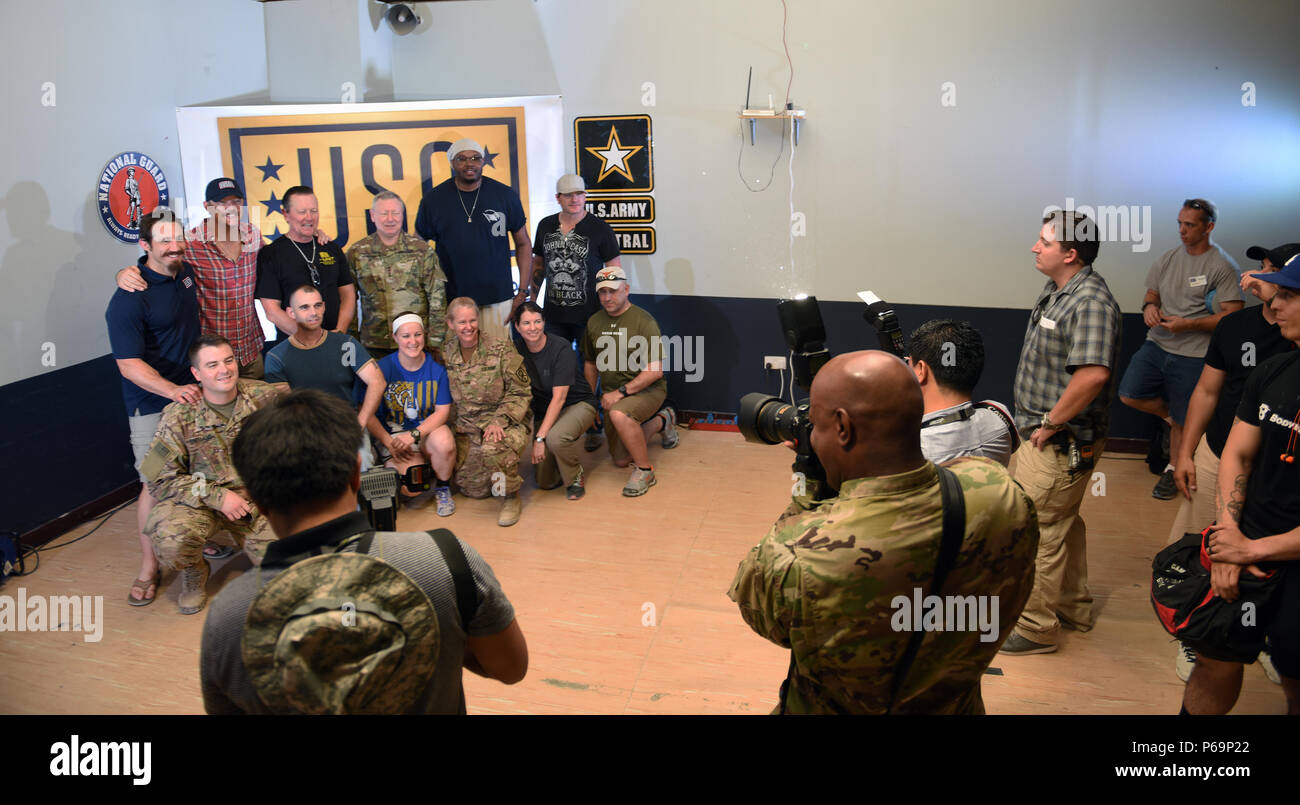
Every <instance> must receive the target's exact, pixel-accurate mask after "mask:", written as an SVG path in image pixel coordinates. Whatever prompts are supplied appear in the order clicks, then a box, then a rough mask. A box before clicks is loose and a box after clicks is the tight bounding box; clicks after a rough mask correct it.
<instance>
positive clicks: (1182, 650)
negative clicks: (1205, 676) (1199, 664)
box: [1174, 640, 1196, 682]
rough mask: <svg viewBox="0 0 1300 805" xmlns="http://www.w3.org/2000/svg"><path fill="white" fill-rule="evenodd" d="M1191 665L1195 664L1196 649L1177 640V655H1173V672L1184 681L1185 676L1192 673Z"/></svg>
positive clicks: (1185, 679)
mask: <svg viewBox="0 0 1300 805" xmlns="http://www.w3.org/2000/svg"><path fill="white" fill-rule="evenodd" d="M1193 665H1196V649H1194V648H1192V647H1191V646H1189V645H1187V644H1186V643H1184V642H1183V641H1181V640H1179V641H1178V655H1177V656H1176V657H1174V672H1175V673H1177V674H1178V678H1179V679H1181V680H1183V681H1184V682H1186V681H1187V677H1189V676H1191V675H1192V666H1193Z"/></svg>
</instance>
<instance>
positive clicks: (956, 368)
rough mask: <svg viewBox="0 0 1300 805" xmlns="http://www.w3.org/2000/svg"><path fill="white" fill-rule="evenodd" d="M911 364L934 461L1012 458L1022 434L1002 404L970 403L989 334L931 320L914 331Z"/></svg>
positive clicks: (924, 445)
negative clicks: (970, 457)
mask: <svg viewBox="0 0 1300 805" xmlns="http://www.w3.org/2000/svg"><path fill="white" fill-rule="evenodd" d="M909 342H910V349H911V355H909V356H908V363H909V364H910V365H911V367H912V371H913V372H914V373H915V374H916V380H917V382H918V383H920V384H921V398H922V401H923V402H924V404H925V415H924V416H923V417H922V418H921V453H922V454H923V455H924V456H925V457H926V458H928V459H929V460H930V461H932V462H934V463H935V464H942V463H943V462H945V461H948V460H949V459H953V458H957V457H958V456H984V457H986V458H991V459H993V460H994V461H996V462H998V463H999V464H1001V465H1002V466H1004V467H1005V466H1006V465H1007V464H1008V463H1009V462H1010V461H1011V454H1012V453H1014V452H1015V449H1016V447H1017V446H1018V442H1019V441H1020V439H1019V435H1018V434H1017V433H1016V429H1015V425H1014V423H1013V422H1012V419H1011V414H1010V413H1008V412H1007V410H1006V408H1005V407H1003V406H1002V405H1000V404H998V403H996V402H993V401H992V400H985V401H983V402H978V403H975V402H971V394H972V393H974V391H975V385H976V384H977V383H979V379H980V375H982V374H983V373H984V339H983V338H982V337H981V336H980V332H979V330H976V329H975V328H974V327H973V326H971V324H970V322H965V321H956V320H954V319H935V320H933V321H927V322H926V323H925V324H922V325H921V326H920V327H918V328H916V330H914V331H913V332H912V335H911V338H910V339H909Z"/></svg>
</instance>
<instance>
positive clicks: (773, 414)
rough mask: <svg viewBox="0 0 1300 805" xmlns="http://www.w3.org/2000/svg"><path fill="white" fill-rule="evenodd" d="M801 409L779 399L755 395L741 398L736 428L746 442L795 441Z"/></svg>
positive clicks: (760, 394) (778, 442)
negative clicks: (737, 427) (738, 428)
mask: <svg viewBox="0 0 1300 805" xmlns="http://www.w3.org/2000/svg"><path fill="white" fill-rule="evenodd" d="M797 414H798V409H797V408H795V406H793V405H791V404H790V403H789V402H787V401H785V400H782V399H781V398H779V397H773V396H772V395H770V394H763V393H762V392H757V391H756V392H753V393H751V394H746V395H745V396H744V397H741V398H740V415H739V416H738V417H737V425H739V426H740V433H741V435H743V436H744V437H745V439H746V440H747V441H751V442H761V443H763V444H780V443H781V442H792V441H795V430H796V418H797Z"/></svg>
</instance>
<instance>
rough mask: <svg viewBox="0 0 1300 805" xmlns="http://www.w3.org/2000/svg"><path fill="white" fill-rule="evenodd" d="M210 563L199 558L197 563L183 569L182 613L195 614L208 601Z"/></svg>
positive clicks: (180, 601) (180, 602)
mask: <svg viewBox="0 0 1300 805" xmlns="http://www.w3.org/2000/svg"><path fill="white" fill-rule="evenodd" d="M207 586H208V563H207V562H204V561H203V560H199V563H198V564H197V565H191V566H190V567H186V568H182V569H181V595H180V600H179V601H177V603H179V604H180V607H181V614H182V615H193V614H194V613H196V612H198V611H200V610H202V609H203V605H204V604H206V603H207V602H208V591H207Z"/></svg>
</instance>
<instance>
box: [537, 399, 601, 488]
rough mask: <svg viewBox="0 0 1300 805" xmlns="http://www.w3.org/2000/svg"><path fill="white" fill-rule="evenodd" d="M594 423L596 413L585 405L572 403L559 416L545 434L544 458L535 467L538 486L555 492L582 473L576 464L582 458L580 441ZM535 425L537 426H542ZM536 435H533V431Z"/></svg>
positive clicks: (588, 404) (579, 464) (578, 463)
mask: <svg viewBox="0 0 1300 805" xmlns="http://www.w3.org/2000/svg"><path fill="white" fill-rule="evenodd" d="M595 422H596V409H595V408H594V407H593V406H592V405H591V404H590V403H585V402H580V403H574V404H573V405H570V406H569V407H568V408H565V409H564V410H563V411H562V412H561V413H560V418H559V419H557V420H555V424H554V425H552V426H551V430H550V432H549V433H547V434H546V458H544V459H542V463H540V464H538V465H537V486H538V487H539V488H541V489H554V488H555V487H557V486H560V485H561V484H563V485H565V486H568V485H569V484H571V483H573V479H574V478H577V477H578V473H580V472H582V464H581V463H580V462H579V461H578V459H579V457H580V456H581V455H582V454H583V452H584V451H583V447H582V443H581V440H582V437H583V434H585V433H586V432H587V428H590V427H591V426H592V425H593V424H595ZM536 424H538V425H540V424H541V422H540V421H539V422H537V423H536ZM534 433H536V431H534Z"/></svg>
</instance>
